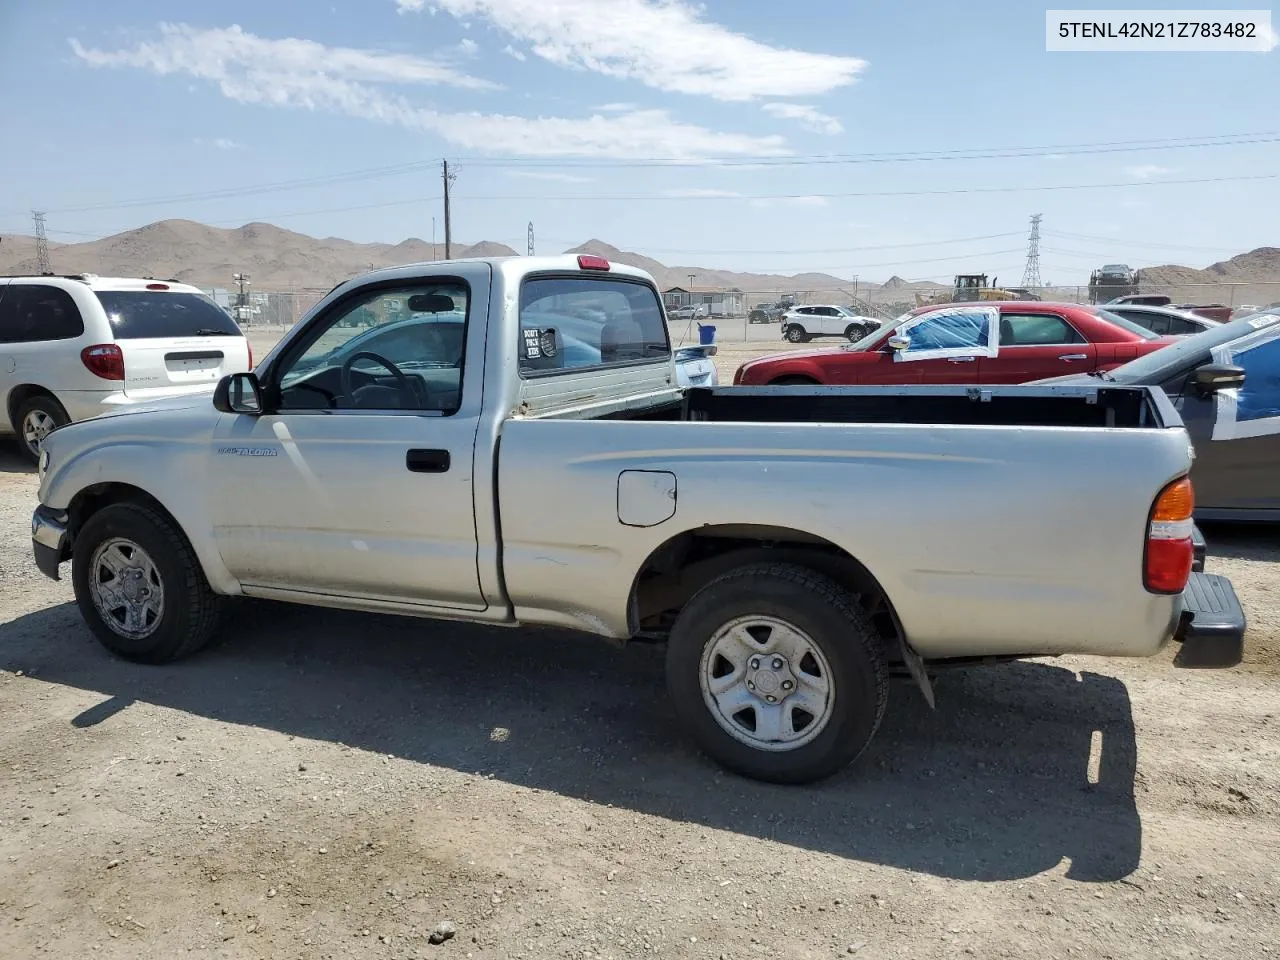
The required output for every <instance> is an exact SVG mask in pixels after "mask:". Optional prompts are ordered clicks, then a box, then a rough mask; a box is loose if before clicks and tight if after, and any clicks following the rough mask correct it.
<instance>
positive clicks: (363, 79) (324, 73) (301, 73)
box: [70, 23, 498, 100]
mask: <svg viewBox="0 0 1280 960" xmlns="http://www.w3.org/2000/svg"><path fill="white" fill-rule="evenodd" d="M70 43H71V49H72V50H74V51H75V54H76V56H78V57H79V58H80V59H82V60H84V61H85V62H86V63H89V64H91V65H92V66H95V67H142V68H144V69H147V70H150V71H152V72H153V73H159V74H170V73H186V74H190V75H192V76H196V77H200V78H202V79H204V80H214V81H217V82H218V83H219V84H221V86H222V91H223V93H225V94H227V96H233V94H232V91H240V90H244V89H248V88H255V89H258V90H260V91H262V92H263V93H264V94H265V95H266V96H264V97H262V98H261V99H271V100H284V99H288V98H290V97H292V96H294V95H296V94H297V93H299V92H301V90H302V89H303V88H304V87H308V86H309V87H311V88H312V89H313V91H318V90H319V88H321V87H324V88H327V89H328V90H330V91H336V90H337V88H339V87H351V86H354V85H355V84H356V83H398V84H446V85H448V86H453V87H462V88H464V89H470V90H492V89H496V88H497V86H498V85H497V84H494V83H491V82H490V81H488V80H482V79H479V78H478V77H471V76H468V75H466V74H464V73H459V72H458V71H456V70H454V69H453V68H452V67H450V66H448V65H447V64H443V63H435V62H432V61H430V60H424V59H423V58H421V57H414V56H410V55H408V54H401V53H385V52H382V51H378V50H357V49H354V48H351V47H326V46H324V45H323V44H319V43H316V42H315V41H313V40H301V39H297V38H293V37H290V38H286V39H284V40H270V39H267V38H264V37H259V36H256V35H254V34H252V33H246V32H245V31H244V30H242V29H241V28H240V27H239V26H238V25H232V26H230V27H223V28H217V27H215V28H212V29H201V28H199V27H192V26H188V25H187V24H184V23H177V24H174V23H161V24H160V39H159V40H156V41H146V40H144V41H142V42H140V43H139V44H138V45H137V46H136V47H134V48H133V49H132V50H114V51H107V50H90V49H87V48H85V47H84V46H82V45H81V43H80V41H79V40H76V39H75V38H72V39H71V41H70ZM276 81H282V82H284V83H285V84H286V85H287V86H286V87H285V88H284V89H282V90H279V91H278V95H272V91H271V90H270V87H271V84H272V83H273V82H276ZM233 99H239V97H234V96H233Z"/></svg>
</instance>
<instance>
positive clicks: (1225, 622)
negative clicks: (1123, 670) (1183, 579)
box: [1173, 571, 1246, 669]
mask: <svg viewBox="0 0 1280 960" xmlns="http://www.w3.org/2000/svg"><path fill="white" fill-rule="evenodd" d="M1245 628H1246V622H1245V616H1244V610H1243V608H1242V607H1241V606H1240V600H1239V598H1238V597H1237V596H1236V591H1235V589H1234V588H1233V587H1232V586H1231V581H1230V580H1228V579H1227V578H1226V577H1222V576H1218V575H1217V574H1212V573H1202V572H1199V571H1197V572H1194V573H1192V574H1191V579H1190V580H1188V581H1187V587H1186V589H1185V590H1183V591H1182V619H1181V620H1180V621H1179V623H1178V628H1177V632H1176V633H1175V634H1174V639H1175V640H1177V641H1179V642H1180V643H1181V644H1182V649H1181V650H1179V651H1178V655H1177V656H1176V657H1174V658H1173V663H1174V666H1177V667H1187V668H1195V669H1221V668H1223V667H1234V666H1235V665H1236V664H1238V663H1239V662H1240V661H1241V660H1243V659H1244V634H1245Z"/></svg>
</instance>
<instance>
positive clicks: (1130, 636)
mask: <svg viewBox="0 0 1280 960" xmlns="http://www.w3.org/2000/svg"><path fill="white" fill-rule="evenodd" d="M1189 468H1190V457H1189V448H1188V446H1187V441H1186V434H1185V432H1184V431H1183V430H1182V429H1181V420H1180V418H1179V417H1178V413H1177V411H1176V410H1175V409H1174V408H1173V407H1172V405H1171V404H1170V403H1169V401H1168V399H1167V398H1166V397H1165V396H1164V394H1163V392H1162V391H1158V390H1151V389H1149V388H1145V387H1132V388H1131V387H1120V386H1113V385H1106V384H1105V383H1100V384H1099V385H1098V386H1097V387H1094V386H1093V385H1084V386H1075V385H1070V386H1062V387H1059V386H1046V385H1037V386H1007V387H1006V386H1001V387H983V388H980V389H975V390H971V389H969V388H966V387H964V386H957V387H932V386H930V387H919V386H918V387H894V388H884V387H864V388H854V387H850V388H841V387H798V386H797V387H760V388H744V387H726V388H710V389H692V390H688V391H685V392H683V393H674V394H672V393H668V394H666V395H662V396H658V395H655V396H654V397H652V398H651V399H650V401H649V402H648V403H645V402H643V401H639V400H632V401H630V402H629V403H628V404H626V405H624V406H621V407H619V408H618V409H607V410H605V409H600V408H598V407H597V408H592V407H589V406H584V407H582V408H579V409H578V410H576V411H567V412H562V413H559V414H555V415H549V416H546V417H525V418H521V417H516V418H513V419H511V420H508V421H507V422H506V423H505V424H504V425H503V429H502V437H501V443H500V447H499V453H498V506H499V514H500V529H501V542H502V564H503V576H504V579H505V583H506V587H507V590H508V592H509V597H510V600H511V602H512V604H513V606H514V608H515V610H516V614H517V616H518V617H520V618H521V619H525V620H528V621H531V622H552V623H558V624H562V625H565V626H575V627H578V628H584V629H590V630H594V631H596V632H599V633H603V634H605V635H609V636H618V637H622V636H627V635H628V631H629V628H630V626H631V625H630V624H629V623H628V619H627V618H628V615H629V614H628V594H629V592H630V590H631V585H632V583H633V582H634V578H635V577H636V575H637V572H638V571H640V570H641V569H642V568H644V567H645V565H646V563H647V562H648V559H647V558H650V557H652V556H654V555H656V553H657V552H658V551H660V550H661V548H662V547H663V545H664V544H666V543H667V542H669V541H670V540H671V539H672V538H674V537H679V536H682V535H692V536H695V537H707V536H717V535H727V534H732V535H738V533H739V532H740V531H741V530H742V529H743V528H744V527H751V528H753V529H755V530H756V531H757V532H759V533H760V536H762V537H764V538H766V539H767V538H768V537H772V536H775V533H773V532H771V531H781V533H778V534H777V535H778V536H780V537H787V536H792V535H794V536H797V537H808V538H813V539H817V540H820V541H822V542H826V543H828V544H830V545H831V546H832V547H833V548H837V549H839V550H841V551H843V552H845V553H847V554H848V556H850V557H852V558H853V559H855V560H856V561H857V562H858V563H860V564H861V565H862V566H864V567H865V568H866V569H867V570H869V571H871V572H872V574H873V575H874V576H875V577H876V578H877V580H878V581H879V583H880V585H881V586H882V588H883V590H884V592H885V594H886V596H887V597H888V598H889V600H890V601H891V602H892V604H893V606H894V608H895V609H896V611H897V613H898V615H899V618H900V620H901V622H902V626H903V628H904V630H905V633H906V635H907V636H908V637H909V638H910V639H911V641H912V642H913V643H914V644H915V645H916V648H917V650H919V652H920V653H921V654H922V655H923V656H925V657H926V658H947V657H955V656H966V655H969V654H971V653H973V652H974V651H982V652H983V653H984V654H989V655H1028V654H1035V655H1043V654H1058V653H1095V654H1100V655H1113V656H1114V655H1121V656H1123V655H1130V656H1149V655H1151V654H1152V653H1154V652H1155V651H1156V649H1158V645H1159V644H1160V643H1162V642H1164V641H1167V640H1168V639H1169V638H1170V637H1171V636H1172V633H1173V627H1174V608H1173V605H1171V604H1170V602H1169V600H1168V598H1167V597H1161V596H1157V595H1154V594H1149V593H1146V592H1145V591H1144V590H1143V588H1142V564H1143V556H1144V549H1145V543H1146V525H1147V518H1148V515H1149V513H1150V510H1151V506H1152V503H1153V502H1154V500H1155V498H1156V496H1157V495H1158V493H1159V492H1160V490H1161V489H1162V488H1163V487H1164V486H1165V485H1166V484H1167V483H1169V482H1170V481H1172V480H1174V479H1176V478H1177V477H1179V476H1181V475H1184V474H1185V473H1186V472H1187V470H1188V469H1189ZM637 518H638V519H637ZM721 531H724V532H721Z"/></svg>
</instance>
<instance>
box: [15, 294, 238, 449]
mask: <svg viewBox="0 0 1280 960" xmlns="http://www.w3.org/2000/svg"><path fill="white" fill-rule="evenodd" d="M252 366H253V355H252V353H251V352H250V350H249V341H248V340H247V339H246V338H245V336H244V334H243V333H242V332H241V330H240V327H239V326H237V325H236V322H235V321H234V320H232V319H231V316H230V315H229V314H228V313H227V312H226V311H225V310H223V309H222V308H221V307H219V306H218V305H217V304H216V303H214V302H213V301H212V300H211V299H209V297H208V296H206V295H205V294H204V293H202V292H201V291H200V290H199V289H198V288H196V287H192V286H188V285H187V284H185V283H176V282H174V281H172V280H166V281H158V280H138V279H122V278H119V277H97V276H94V275H92V274H80V275H77V276H66V277H51V276H40V277H0V435H4V434H8V433H10V432H11V431H12V433H14V434H16V435H17V437H18V445H19V448H20V449H21V451H22V453H23V454H24V455H25V456H26V457H27V458H28V459H30V460H32V461H35V460H38V459H39V456H40V442H41V441H42V440H43V439H44V438H45V436H46V435H48V433H49V432H50V431H51V430H54V429H56V428H58V427H60V426H62V425H63V424H65V423H70V422H72V421H75V420H87V419H88V418H90V417H94V416H97V415H98V414H101V413H106V412H108V411H111V410H116V409H120V408H121V407H122V406H124V405H128V404H134V403H140V402H142V401H146V400H153V399H158V398H162V397H171V396H176V395H180V394H184V393H198V392H201V391H205V390H208V391H212V390H213V388H214V387H215V386H216V385H217V383H218V380H219V379H220V378H221V377H222V376H223V375H224V374H228V373H239V372H241V371H245V370H249V369H251V368H252Z"/></svg>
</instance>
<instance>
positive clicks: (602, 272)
mask: <svg viewBox="0 0 1280 960" xmlns="http://www.w3.org/2000/svg"><path fill="white" fill-rule="evenodd" d="M450 263H488V264H490V265H491V266H493V268H494V270H495V272H497V271H501V272H502V273H503V274H504V275H505V276H506V277H507V278H508V279H512V278H518V277H519V276H522V275H525V274H531V273H549V272H554V273H582V274H586V275H590V276H599V277H608V276H621V277H630V278H632V279H636V280H646V281H648V282H650V283H653V282H654V280H653V277H652V276H651V275H650V274H648V273H646V272H645V271H644V270H641V269H639V268H638V267H632V266H629V265H628V264H625V263H618V262H617V261H616V260H606V259H604V258H603V257H595V256H591V255H590V254H576V253H563V254H557V255H555V256H546V257H519V256H516V257H455V258H453V259H451V260H421V261H418V262H416V263H404V264H400V265H398V266H394V267H383V268H382V269H380V270H373V271H371V272H369V273H362V274H360V275H359V276H356V277H352V278H350V279H349V280H347V281H345V282H344V283H342V284H339V286H345V285H346V284H348V283H355V282H357V281H358V282H360V283H362V284H363V283H368V282H370V281H378V280H400V279H403V278H405V277H411V276H413V275H414V274H416V273H420V272H421V271H422V270H424V269H429V270H432V271H437V272H438V271H439V270H440V269H441V268H442V267H446V266H447V265H448V264H450ZM584 264H595V266H584ZM335 289H337V288H335Z"/></svg>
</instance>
